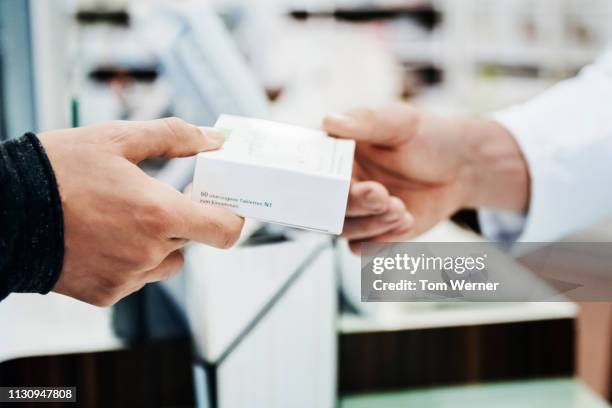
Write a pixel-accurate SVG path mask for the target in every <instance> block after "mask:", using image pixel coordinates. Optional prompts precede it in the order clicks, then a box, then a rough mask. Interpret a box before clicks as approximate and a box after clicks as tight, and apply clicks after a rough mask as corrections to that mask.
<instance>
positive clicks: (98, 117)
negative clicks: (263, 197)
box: [0, 0, 612, 408]
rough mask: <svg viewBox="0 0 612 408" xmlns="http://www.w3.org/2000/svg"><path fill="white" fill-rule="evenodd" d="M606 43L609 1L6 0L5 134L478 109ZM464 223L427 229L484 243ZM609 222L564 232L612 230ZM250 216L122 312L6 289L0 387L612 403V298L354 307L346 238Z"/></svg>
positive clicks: (275, 398)
mask: <svg viewBox="0 0 612 408" xmlns="http://www.w3.org/2000/svg"><path fill="white" fill-rule="evenodd" d="M610 44H612V2H611V1H609V0H461V1H458V0H344V1H343V0H337V1H333V0H251V1H249V0H208V1H205V0H200V1H196V0H194V1H187V0H23V1H21V0H0V75H1V76H0V96H1V99H0V140H3V139H8V138H13V137H17V136H19V135H21V134H22V133H23V132H24V131H26V130H30V129H34V130H37V131H40V130H47V129H54V128H64V127H71V126H82V125H87V124H93V123H98V122H102V121H108V120H115V119H123V120H146V119H154V118H159V117H165V116H178V117H181V118H183V119H185V120H187V121H189V122H192V123H196V124H199V125H206V126H210V125H212V124H214V122H215V120H216V118H217V116H218V115H219V114H221V113H233V114H239V115H244V116H253V117H262V118H270V119H273V120H277V121H281V122H286V123H292V124H297V125H302V126H308V127H320V125H321V120H322V118H323V116H324V115H325V114H326V113H329V112H342V111H345V110H348V109H351V108H354V107H357V106H380V105H383V104H386V103H389V102H393V101H405V102H410V103H412V104H415V105H417V106H420V107H424V108H426V109H428V110H430V111H433V112H437V113H441V114H448V115H454V114H466V113H472V114H473V113H475V114H486V113H488V112H492V111H495V110H496V109H500V108H503V107H506V106H509V105H511V104H513V103H517V102H521V101H524V100H526V99H528V98H530V97H532V96H534V95H536V94H537V93H539V92H541V91H542V90H544V89H546V88H548V87H549V86H551V85H552V84H554V83H556V82H558V81H559V80H562V79H565V78H568V77H571V76H573V75H575V74H576V73H577V72H578V71H579V70H580V69H581V68H582V67H583V66H585V65H586V64H588V63H589V62H591V61H593V60H594V59H595V58H596V57H597V56H598V55H599V54H600V53H601V52H602V51H603V50H604V49H605V48H606V47H607V46H609V45H610ZM143 166H144V168H145V170H146V171H147V172H150V173H151V174H155V175H156V176H157V177H159V178H160V179H161V180H163V181H164V182H167V183H169V184H171V185H173V186H174V187H175V188H177V189H183V188H184V187H185V186H187V184H188V183H189V182H190V180H191V177H192V174H193V160H192V159H189V158H188V159H176V160H173V161H171V162H166V161H163V160H152V161H148V162H146V163H144V164H143ZM92 182H94V181H93V180H92ZM474 219H475V217H474V215H473V214H471V213H469V212H466V213H461V214H458V215H457V216H456V217H454V219H453V220H452V221H449V222H445V223H443V224H441V225H439V226H437V227H436V228H435V229H434V230H432V231H431V232H429V233H427V234H426V235H425V236H423V237H420V238H419V240H424V241H449V242H457V241H459V242H461V241H474V240H481V239H483V238H482V237H481V236H479V235H478V234H477V231H475V230H474ZM610 225H612V224H611V223H607V224H605V225H604V224H602V225H598V226H595V227H593V228H592V229H589V230H588V231H584V232H581V233H580V234H578V235H576V236H574V237H572V238H571V239H572V240H578V241H587V242H589V241H612V232H610V231H612V229H610ZM247 230H248V231H247V233H245V234H244V237H243V238H242V240H241V242H240V245H238V246H237V247H236V248H234V249H232V250H230V251H228V252H224V251H220V250H215V249H212V248H208V247H204V246H199V245H193V246H191V247H190V248H189V249H188V251H187V253H186V260H187V262H186V265H185V269H184V271H183V273H182V274H181V275H180V276H179V277H177V278H175V279H174V280H172V281H170V282H166V283H164V284H159V285H149V286H147V287H146V288H144V289H143V290H141V291H140V292H138V293H136V294H134V295H131V296H129V297H128V298H126V299H124V300H123V301H121V302H120V303H119V304H117V305H116V306H114V307H113V308H111V309H101V308H96V307H93V306H89V305H86V304H84V303H80V302H77V301H75V300H72V299H69V298H67V297H63V296H61V295H56V294H51V295H49V296H45V297H42V296H39V295H29V294H27V295H25V294H22V295H11V296H10V297H9V298H7V299H6V300H5V301H3V302H2V303H0V327H3V328H8V327H10V330H7V331H6V333H0V386H8V385H41V386H46V385H51V384H57V385H68V384H70V385H75V386H76V387H77V388H78V389H80V390H81V394H80V395H81V396H82V398H83V399H82V400H81V401H82V403H83V404H84V406H92V407H97V406H100V407H102V406H194V405H197V406H201V407H211V408H212V407H333V406H339V407H343V408H344V407H346V408H349V407H400V406H401V407H405V406H410V407H412V406H414V407H460V406H466V407H468V406H469V407H491V406H508V407H522V406H526V407H572V408H573V407H587V408H588V407H606V406H609V405H608V404H609V403H610V401H612V376H611V374H612V352H611V346H610V344H611V343H610V340H611V338H612V306H611V305H610V303H597V302H591V303H580V302H572V301H571V299H569V300H568V301H567V302H528V303H527V302H524V303H495V304H489V303H487V304H483V303H470V304H467V303H463V304H462V303H432V302H429V303H427V302H426V303H362V302H361V301H360V296H361V294H360V259H359V258H358V257H356V256H354V255H352V254H351V253H350V252H349V251H348V250H347V246H346V243H344V242H342V241H337V242H335V241H332V240H331V239H330V238H329V237H327V236H322V235H318V234H314V233H306V232H298V231H293V230H290V229H287V228H281V227H278V226H271V225H264V224H261V223H255V222H252V223H249V225H248V226H247ZM515 267H516V268H517V270H519V269H520V270H528V268H529V259H528V257H526V258H525V259H518V260H517V261H516V263H515ZM567 267H569V268H571V267H574V268H579V267H582V266H581V265H579V264H575V265H573V266H572V265H569V266H567ZM533 279H537V278H536V277H534V278H533ZM502 402H503V404H502ZM504 404H505V405H504Z"/></svg>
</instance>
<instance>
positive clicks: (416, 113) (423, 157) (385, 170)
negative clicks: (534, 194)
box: [324, 104, 529, 241]
mask: <svg viewBox="0 0 612 408" xmlns="http://www.w3.org/2000/svg"><path fill="white" fill-rule="evenodd" d="M324 127H325V130H326V131H327V132H328V133H329V134H331V135H334V136H337V137H342V138H350V139H355V140H356V141H357V150H356V155H355V169H354V176H355V177H357V178H358V179H359V180H371V181H375V182H378V183H380V184H382V185H383V186H385V187H386V189H387V190H388V191H389V193H390V194H391V195H393V196H396V197H399V198H400V199H401V201H402V202H403V203H404V205H405V207H406V209H407V211H408V213H410V214H411V215H412V217H414V225H413V227H412V228H409V229H406V230H405V231H404V232H403V233H401V234H394V235H393V236H388V235H384V236H382V237H381V236H379V240H385V241H400V240H403V239H409V238H411V237H414V236H416V235H418V234H421V233H423V232H425V231H427V230H428V229H430V228H431V227H433V226H434V225H436V224H437V223H438V222H439V221H441V220H442V219H445V218H447V217H449V216H450V215H452V214H453V213H454V212H456V211H457V210H459V209H460V208H478V207H481V206H490V207H494V208H500V209H509V210H519V211H520V210H525V208H526V207H527V203H528V197H529V188H528V186H529V175H528V171H527V166H526V163H525V160H524V158H523V155H522V153H521V151H520V149H519V147H518V145H517V144H516V142H515V140H514V138H513V137H512V135H511V134H510V133H509V132H508V131H507V130H506V129H505V128H503V127H502V126H501V125H499V124H497V123H496V122H494V121H491V120H487V119H478V118H443V117H439V116H436V115H433V114H429V113H426V112H423V111H420V110H417V109H415V108H414V107H412V106H410V105H406V104H394V105H390V106H387V107H384V108H381V109H378V110H370V109H358V110H353V111H351V112H348V113H347V114H345V115H329V116H328V117H326V118H325V121H324ZM355 188H356V187H355ZM347 221H348V220H347Z"/></svg>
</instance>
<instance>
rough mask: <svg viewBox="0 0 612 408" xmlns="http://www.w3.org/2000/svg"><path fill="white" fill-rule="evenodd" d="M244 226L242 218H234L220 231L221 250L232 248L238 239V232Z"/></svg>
mask: <svg viewBox="0 0 612 408" xmlns="http://www.w3.org/2000/svg"><path fill="white" fill-rule="evenodd" d="M243 225H244V218H242V217H236V220H235V221H234V222H232V223H231V224H229V225H226V226H225V227H224V228H223V229H221V248H223V249H228V248H231V247H233V246H234V244H236V242H237V241H238V239H239V238H240V232H241V231H242V226H243Z"/></svg>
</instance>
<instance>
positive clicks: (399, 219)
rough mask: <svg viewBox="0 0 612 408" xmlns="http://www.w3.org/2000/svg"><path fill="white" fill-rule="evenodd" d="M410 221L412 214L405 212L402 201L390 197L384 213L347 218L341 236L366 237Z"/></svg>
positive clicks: (379, 233) (380, 233) (357, 238)
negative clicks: (387, 207)
mask: <svg viewBox="0 0 612 408" xmlns="http://www.w3.org/2000/svg"><path fill="white" fill-rule="evenodd" d="M412 222H413V219H412V216H410V214H408V213H407V212H406V208H405V207H404V204H403V203H402V201H401V200H400V199H398V198H396V197H392V198H391V200H390V204H389V209H388V211H386V212H385V213H384V214H380V215H374V216H371V217H359V218H347V219H346V221H345V224H344V231H343V232H342V236H344V237H345V238H348V239H349V240H359V239H366V238H371V237H376V236H379V235H382V234H384V233H386V232H388V231H392V230H394V229H396V228H397V227H400V226H402V225H407V224H411V223H412Z"/></svg>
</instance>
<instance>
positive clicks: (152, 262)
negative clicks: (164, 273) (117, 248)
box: [134, 245, 160, 270]
mask: <svg viewBox="0 0 612 408" xmlns="http://www.w3.org/2000/svg"><path fill="white" fill-rule="evenodd" d="M159 258H160V256H159V251H157V249H156V248H155V247H154V246H153V245H144V246H142V247H141V248H139V249H138V250H136V251H135V253H134V263H135V264H136V266H137V269H138V270H144V269H150V268H153V267H155V266H157V265H158V264H159Z"/></svg>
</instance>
